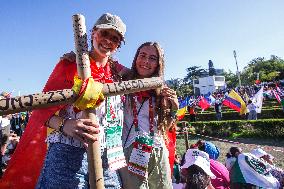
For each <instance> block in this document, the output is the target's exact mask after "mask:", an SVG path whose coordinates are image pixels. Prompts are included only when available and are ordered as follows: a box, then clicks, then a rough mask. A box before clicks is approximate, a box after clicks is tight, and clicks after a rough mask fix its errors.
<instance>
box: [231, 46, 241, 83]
mask: <svg viewBox="0 0 284 189" xmlns="http://www.w3.org/2000/svg"><path fill="white" fill-rule="evenodd" d="M233 53H234V57H235V60H236V66H237V74H238V78H239V86H240V87H241V86H242V83H241V74H240V72H239V66H238V61H237V53H236V51H235V50H234V51H233Z"/></svg>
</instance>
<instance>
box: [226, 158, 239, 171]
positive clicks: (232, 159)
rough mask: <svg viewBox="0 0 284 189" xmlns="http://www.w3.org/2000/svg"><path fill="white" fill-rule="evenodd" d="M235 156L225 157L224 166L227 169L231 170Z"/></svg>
mask: <svg viewBox="0 0 284 189" xmlns="http://www.w3.org/2000/svg"><path fill="white" fill-rule="evenodd" d="M236 160H237V158H235V157H230V158H227V159H226V162H225V167H226V168H227V169H228V171H231V169H232V167H233V165H234V164H235V162H236Z"/></svg>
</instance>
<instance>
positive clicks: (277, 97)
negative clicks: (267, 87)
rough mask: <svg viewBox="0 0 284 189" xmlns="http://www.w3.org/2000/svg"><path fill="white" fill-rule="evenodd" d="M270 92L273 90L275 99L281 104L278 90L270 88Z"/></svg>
mask: <svg viewBox="0 0 284 189" xmlns="http://www.w3.org/2000/svg"><path fill="white" fill-rule="evenodd" d="M272 92H273V94H274V96H275V98H276V100H277V101H278V102H279V103H280V104H281V98H280V96H279V94H278V92H277V91H276V90H274V89H273V90H272Z"/></svg>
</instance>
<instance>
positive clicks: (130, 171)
mask: <svg viewBox="0 0 284 189" xmlns="http://www.w3.org/2000/svg"><path fill="white" fill-rule="evenodd" d="M131 70H132V72H133V73H132V74H133V75H132V76H130V78H128V79H142V78H148V77H157V76H159V77H163V74H164V55H163V51H162V49H161V47H160V45H159V44H158V43H156V42H146V43H144V44H142V45H141V46H140V47H139V48H138V50H137V52H136V55H135V58H134V61H133V65H132V69H131ZM177 109H178V99H177V95H176V92H175V91H174V90H172V89H170V88H168V87H163V89H162V90H149V91H146V92H139V93H135V94H130V95H127V96H126V100H125V107H124V126H123V132H122V141H123V148H124V154H125V158H126V162H127V167H124V168H122V169H121V170H120V175H121V178H122V183H123V188H124V189H171V188H172V181H171V169H170V164H169V159H168V156H169V152H168V150H167V147H166V145H165V142H166V131H167V130H168V129H169V127H170V126H171V125H172V123H173V121H174V120H175V117H174V115H173V114H172V112H173V110H177Z"/></svg>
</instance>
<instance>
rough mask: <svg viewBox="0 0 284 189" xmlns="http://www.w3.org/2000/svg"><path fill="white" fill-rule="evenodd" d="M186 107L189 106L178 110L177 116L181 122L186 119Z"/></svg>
mask: <svg viewBox="0 0 284 189" xmlns="http://www.w3.org/2000/svg"><path fill="white" fill-rule="evenodd" d="M186 107H187V106H185V107H183V108H180V109H178V110H177V113H176V114H177V119H178V120H179V121H180V120H182V119H183V118H184V116H185V112H186Z"/></svg>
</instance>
